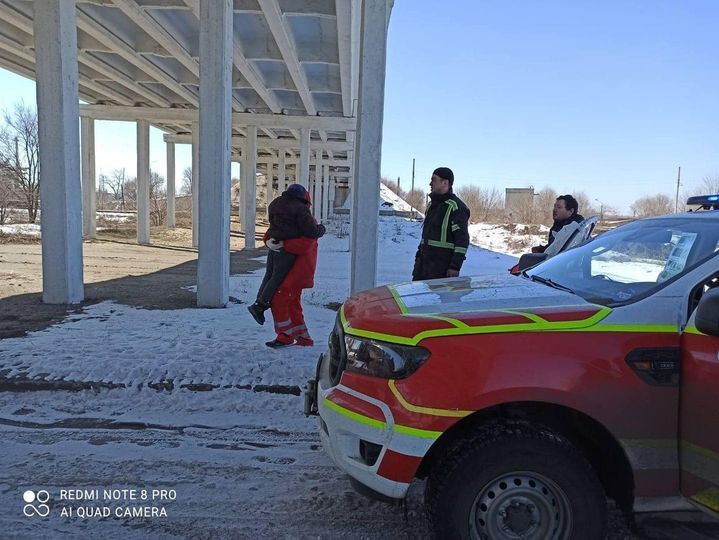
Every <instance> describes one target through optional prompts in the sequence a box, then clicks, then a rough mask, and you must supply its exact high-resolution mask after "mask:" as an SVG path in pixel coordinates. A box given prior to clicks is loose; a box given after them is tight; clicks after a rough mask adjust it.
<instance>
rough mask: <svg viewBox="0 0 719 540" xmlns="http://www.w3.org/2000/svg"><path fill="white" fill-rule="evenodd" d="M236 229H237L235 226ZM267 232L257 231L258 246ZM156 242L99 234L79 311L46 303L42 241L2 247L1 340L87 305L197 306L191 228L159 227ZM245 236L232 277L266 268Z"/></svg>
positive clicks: (88, 259) (87, 261)
mask: <svg viewBox="0 0 719 540" xmlns="http://www.w3.org/2000/svg"><path fill="white" fill-rule="evenodd" d="M233 229H236V227H233ZM263 233H264V228H261V227H258V233H257V234H258V235H259V236H258V245H261V235H262V234H263ZM151 241H152V244H151V245H149V246H140V245H138V244H137V243H136V241H135V238H134V231H131V230H124V231H115V232H111V233H100V234H98V239H97V240H92V241H85V242H84V243H83V271H84V282H85V301H84V302H83V303H82V304H80V305H78V306H74V307H69V308H68V307H66V306H52V305H48V304H43V303H42V301H41V298H42V294H41V293H42V249H41V245H40V242H39V241H36V242H32V243H28V242H27V241H23V242H17V243H13V242H12V240H10V241H6V243H3V244H0V339H3V338H6V337H17V336H22V335H25V334H26V333H27V332H32V331H36V330H40V329H43V328H46V327H47V326H49V325H51V324H53V323H55V322H57V321H59V320H61V319H62V318H64V317H65V316H66V315H67V314H68V313H70V312H72V311H74V310H76V309H81V308H82V306H85V305H88V304H93V303H96V302H101V301H103V300H115V301H117V302H120V303H123V304H126V305H132V306H138V307H140V306H141V307H145V308H147V309H182V308H188V307H193V306H194V305H195V294H194V292H192V290H190V289H189V288H190V287H192V286H193V285H195V283H196V281H197V279H196V276H197V249H195V248H192V246H191V244H192V233H191V231H190V230H189V229H182V228H176V229H168V228H166V227H156V228H153V229H152V232H151ZM243 247H244V235H242V234H241V233H239V232H237V231H236V230H233V231H232V232H231V236H230V249H231V252H230V273H231V274H240V273H244V272H249V271H252V270H256V269H257V268H260V267H261V266H262V264H261V263H259V262H257V261H255V260H253V259H255V258H257V257H259V256H261V255H263V253H264V250H256V251H255V250H253V251H251V252H246V251H240V250H241V249H242V248H243Z"/></svg>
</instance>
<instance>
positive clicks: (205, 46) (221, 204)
mask: <svg viewBox="0 0 719 540" xmlns="http://www.w3.org/2000/svg"><path fill="white" fill-rule="evenodd" d="M232 18H233V13H232V0H201V2H200V126H199V127H200V129H199V131H200V141H201V146H200V178H204V181H203V182H201V184H200V186H199V188H200V190H202V193H201V194H199V214H198V216H199V219H198V221H199V223H200V224H201V225H200V226H199V228H198V229H199V230H198V232H199V253H198V259H197V305H198V306H200V307H224V306H226V305H227V302H228V300H229V294H230V293H229V291H230V140H231V138H232V81H231V74H232V43H233V34H232ZM193 191H194V190H193ZM197 191H199V190H197ZM193 222H194V220H193Z"/></svg>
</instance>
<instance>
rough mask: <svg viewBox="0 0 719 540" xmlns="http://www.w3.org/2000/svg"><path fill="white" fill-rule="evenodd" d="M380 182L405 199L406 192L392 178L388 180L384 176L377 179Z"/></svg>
mask: <svg viewBox="0 0 719 540" xmlns="http://www.w3.org/2000/svg"><path fill="white" fill-rule="evenodd" d="M379 181H380V182H381V183H383V184H384V185H385V186H387V187H388V188H389V189H390V190H391V191H392V192H393V193H395V194H396V195H397V196H399V197H401V198H402V199H405V198H406V197H407V192H406V191H405V190H403V189H402V188H401V187H400V185H399V184H398V183H397V182H395V181H394V180H390V179H389V178H385V177H384V176H383V177H382V178H380V179H379Z"/></svg>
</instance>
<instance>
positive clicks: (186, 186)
mask: <svg viewBox="0 0 719 540" xmlns="http://www.w3.org/2000/svg"><path fill="white" fill-rule="evenodd" d="M180 193H181V194H182V195H190V194H191V193H192V167H185V169H184V170H183V171H182V188H180Z"/></svg>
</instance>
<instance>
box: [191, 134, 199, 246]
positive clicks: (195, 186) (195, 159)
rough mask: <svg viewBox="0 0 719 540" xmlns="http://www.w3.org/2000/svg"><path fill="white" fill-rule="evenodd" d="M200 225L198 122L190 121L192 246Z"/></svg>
mask: <svg viewBox="0 0 719 540" xmlns="http://www.w3.org/2000/svg"><path fill="white" fill-rule="evenodd" d="M199 227H200V124H198V123H197V122H193V123H192V247H197V246H198V245H199V239H200V236H199Z"/></svg>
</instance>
